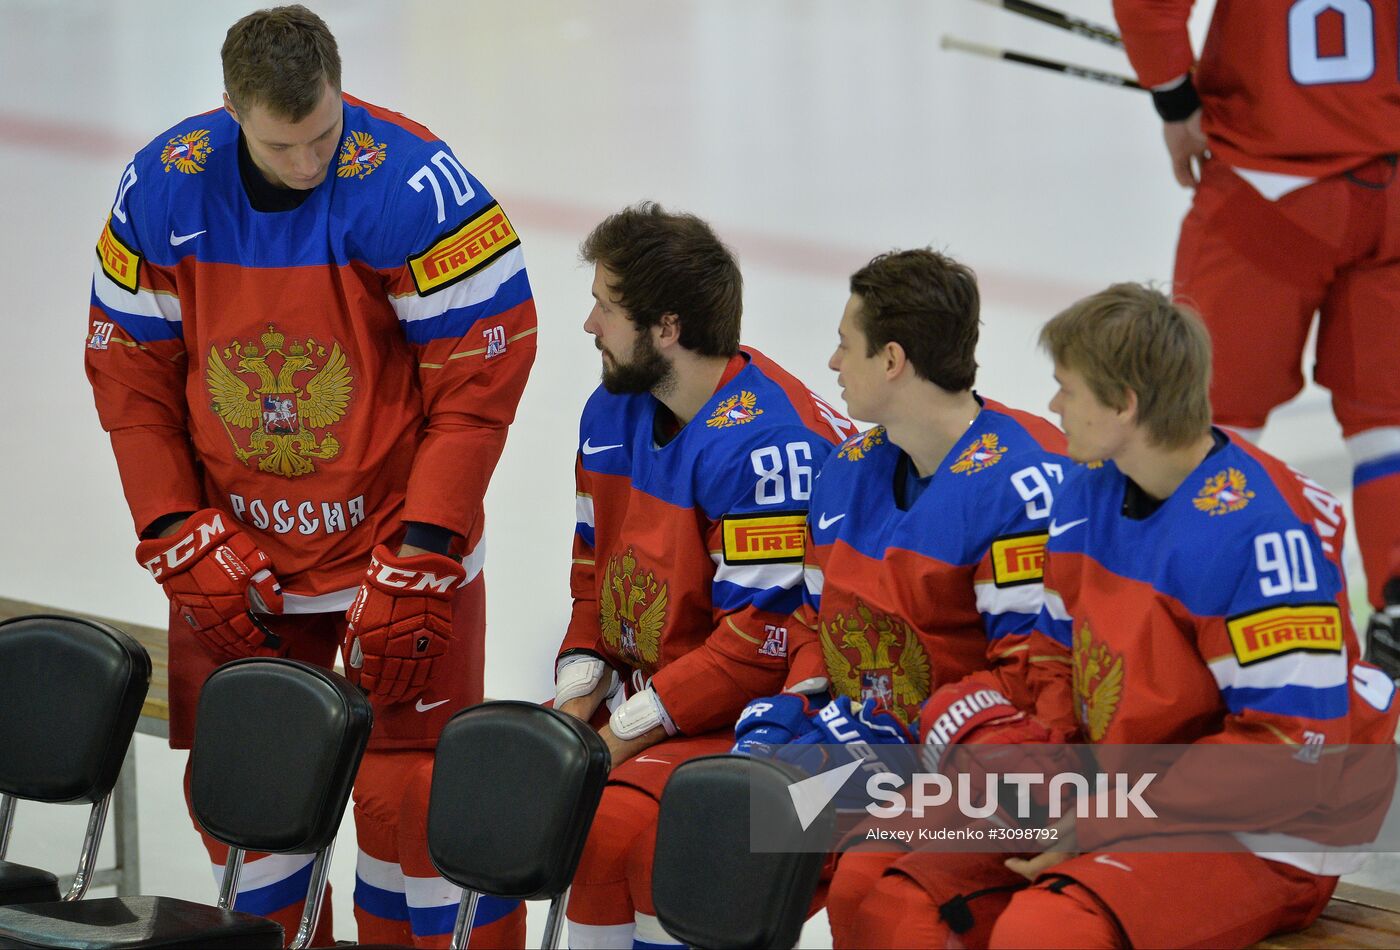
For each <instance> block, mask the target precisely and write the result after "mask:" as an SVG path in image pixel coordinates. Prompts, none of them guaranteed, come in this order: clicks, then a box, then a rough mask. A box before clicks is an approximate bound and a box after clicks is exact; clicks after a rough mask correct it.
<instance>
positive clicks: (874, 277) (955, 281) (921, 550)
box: [736, 250, 1070, 947]
mask: <svg viewBox="0 0 1400 950" xmlns="http://www.w3.org/2000/svg"><path fill="white" fill-rule="evenodd" d="M850 290H851V296H850V299H849V301H848V302H847V304H846V309H845V313H844V314H843V315H842V317H841V324H840V328H839V331H838V334H839V338H840V342H839V343H838V345H837V347H836V352H835V353H834V354H833V355H832V357H831V363H830V366H831V369H833V370H835V371H836V372H837V373H838V374H839V375H838V377H837V382H838V383H839V384H840V385H841V387H842V393H843V396H844V398H845V400H846V411H847V413H848V414H849V415H850V416H851V418H852V419H855V420H858V421H865V422H873V423H876V425H875V427H874V428H873V429H869V430H867V431H866V432H864V433H862V434H860V435H856V436H853V437H852V438H851V439H849V440H847V441H846V443H845V444H844V445H842V446H841V448H840V449H839V451H837V452H836V454H835V455H833V456H832V457H831V458H830V459H829V460H828V461H827V464H826V465H825V466H824V467H823V469H822V472H821V477H820V478H818V479H817V481H816V487H815V488H814V489H813V493H812V502H811V507H810V509H809V511H808V516H807V531H808V540H807V545H806V547H807V552H806V563H805V565H804V574H805V578H806V585H805V595H804V597H803V603H802V606H801V607H800V608H799V609H798V611H797V612H796V614H795V615H794V617H793V618H792V622H791V623H790V624H789V625H788V631H789V638H788V657H789V660H788V663H789V670H788V676H787V684H786V686H785V687H784V688H785V690H786V694H785V695H783V696H775V697H770V698H769V699H767V700H764V701H763V702H761V703H755V704H752V705H751V706H750V707H749V709H748V710H746V711H745V715H744V717H743V718H742V719H741V720H740V722H739V724H738V726H737V727H736V738H737V740H738V742H737V746H738V748H739V749H740V750H742V749H744V748H745V747H746V745H748V744H749V743H752V742H761V743H764V744H765V745H766V744H772V743H775V742H782V741H784V740H786V739H788V738H790V737H792V736H793V735H794V733H796V732H801V731H803V730H805V729H807V728H809V724H810V727H811V728H815V729H817V730H819V731H825V732H826V733H827V734H826V735H824V736H823V740H822V741H823V742H829V743H836V742H839V741H842V740H841V739H840V738H839V737H838V733H843V734H844V735H846V736H849V735H852V734H857V733H859V734H861V735H862V738H864V739H866V740H867V741H869V740H871V739H874V740H875V741H891V740H893V741H899V739H900V738H901V737H903V736H906V735H907V734H908V729H909V728H910V727H911V726H914V725H915V721H916V720H917V719H918V716H919V709H920V707H921V706H922V705H923V703H924V701H925V700H927V699H928V698H929V695H930V693H932V692H933V691H934V690H936V689H938V688H939V687H940V686H943V685H945V684H947V683H954V682H957V681H958V680H961V679H962V678H963V677H964V676H967V675H968V674H969V673H972V672H974V671H977V670H987V669H990V670H992V671H994V675H995V676H996V678H997V681H998V682H1000V683H1002V684H1003V685H1002V689H1003V690H1004V691H1006V692H1007V693H1008V694H1010V695H1013V696H1015V697H1016V699H1017V701H1018V702H1020V703H1022V704H1023V705H1026V706H1034V705H1036V702H1037V699H1039V700H1040V701H1041V702H1043V703H1045V704H1046V705H1047V706H1048V707H1052V711H1051V712H1049V713H1048V715H1051V716H1054V715H1061V716H1063V715H1067V714H1068V712H1069V702H1070V697H1069V692H1068V690H1067V689H1064V688H1062V689H1061V691H1060V694H1059V695H1058V696H1050V695H1045V696H1036V695H1034V690H1035V685H1034V684H1035V683H1036V682H1037V680H1039V681H1045V680H1049V681H1050V682H1052V683H1055V684H1059V685H1062V684H1063V678H1062V677H1059V676H1046V675H1039V676H1038V675H1036V674H1033V673H1032V670H1033V669H1036V668H1038V667H1041V666H1043V665H1045V664H1047V663H1050V664H1054V663H1059V664H1061V665H1063V663H1064V660H1065V658H1064V655H1063V651H1062V650H1060V649H1059V648H1058V646H1057V645H1055V644H1053V643H1045V642H1038V641H1041V640H1042V639H1043V638H1042V637H1040V635H1038V634H1035V633H1034V632H1033V630H1032V627H1033V625H1034V623H1035V621H1036V619H1037V618H1038V617H1039V615H1040V608H1041V603H1042V600H1043V589H1042V587H1041V562H1042V560H1043V558H1044V552H1045V540H1046V537H1047V535H1046V528H1047V525H1048V524H1049V521H1048V519H1049V516H1050V503H1051V500H1052V498H1053V497H1054V492H1055V491H1056V489H1057V488H1058V487H1059V485H1060V482H1061V481H1062V479H1063V478H1064V474H1065V471H1066V469H1067V467H1068V466H1069V460H1068V459H1067V458H1066V457H1065V456H1064V437H1063V436H1062V435H1061V434H1060V432H1059V431H1058V430H1057V429H1056V428H1055V427H1054V426H1052V425H1051V424H1050V423H1049V422H1046V421H1045V420H1044V419H1042V418H1040V417H1039V416H1034V415H1031V414H1030V413H1026V412H1022V411H1020V410H1017V409H1011V408H1008V407H1007V406H1004V405H1002V404H1000V403H997V402H994V401H992V400H990V399H986V398H984V397H982V396H980V395H978V394H976V393H975V392H973V390H972V386H973V382H974V380H975V377H976V372H977V360H976V349H977V337H978V326H979V317H978V314H979V309H980V306H979V294H978V290H977V279H976V276H975V275H974V274H973V272H972V270H971V269H969V268H968V267H966V266H965V265H963V264H960V263H958V262H957V261H954V260H952V259H951V258H949V257H946V256H944V255H942V254H939V253H937V252H935V251H932V250H911V251H901V252H897V253H891V254H882V255H880V256H878V257H876V258H874V259H873V260H872V261H870V263H869V264H867V265H866V266H864V267H862V268H861V269H860V270H858V271H857V272H856V273H855V274H853V275H852V277H851V281H850ZM828 691H829V692H830V695H831V696H832V697H833V702H835V703H837V704H838V705H839V706H842V707H845V708H843V709H842V710H841V711H842V716H841V717H840V718H839V719H838V718H835V717H832V716H830V715H828V717H827V718H825V719H822V718H820V717H818V716H817V715H816V714H815V712H814V711H813V709H812V708H811V706H810V705H809V704H808V702H806V701H805V700H804V698H803V697H802V696H801V695H800V694H809V696H810V695H817V694H826V693H827V692H828ZM842 697H845V698H846V700H845V702H842ZM853 711H854V712H853ZM852 712H853V715H848V714H851V713H852ZM803 719H806V720H807V722H803V721H802V720H803ZM833 722H840V723H841V726H840V727H839V728H838V729H835V730H833V729H825V730H823V726H824V725H827V726H829V725H830V724H831V723H833ZM872 730H874V731H872ZM866 733H871V734H870V735H866ZM896 857H897V855H895V854H892V853H890V852H888V851H881V852H861V851H847V852H846V853H844V854H842V855H841V856H840V863H839V864H838V865H837V868H836V874H835V877H834V878H833V880H832V883H831V889H830V892H829V896H828V907H827V912H828V915H829V918H830V920H831V927H832V936H833V939H834V941H835V944H836V946H838V947H842V946H853V945H857V944H858V943H859V941H858V939H857V938H856V937H855V935H853V934H852V933H851V928H850V924H851V918H852V916H853V914H854V911H855V908H856V907H857V906H858V905H859V904H860V902H861V900H862V899H863V898H864V896H865V895H866V893H867V892H868V891H869V888H870V887H871V886H873V884H874V881H875V880H876V879H878V877H879V875H880V873H881V871H883V870H884V868H885V867H886V866H888V865H889V864H890V863H892V862H893V861H894V860H895V858H896Z"/></svg>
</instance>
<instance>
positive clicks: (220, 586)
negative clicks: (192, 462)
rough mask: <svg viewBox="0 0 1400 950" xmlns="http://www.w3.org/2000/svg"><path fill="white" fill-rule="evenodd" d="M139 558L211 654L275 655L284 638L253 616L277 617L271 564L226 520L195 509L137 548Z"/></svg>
mask: <svg viewBox="0 0 1400 950" xmlns="http://www.w3.org/2000/svg"><path fill="white" fill-rule="evenodd" d="M136 559H137V560H138V561H140V562H141V565H142V566H143V567H145V568H146V569H147V570H148V571H150V572H151V576H153V577H154V578H155V579H156V580H157V581H159V582H160V585H161V587H163V588H164V589H165V594H166V596H167V597H169V598H170V602H171V603H172V604H173V605H174V606H175V611H176V613H178V614H179V615H180V616H181V617H183V618H184V620H185V622H186V623H187V624H189V625H190V629H191V630H192V631H193V632H194V635H195V637H196V638H197V639H198V640H199V644H200V646H202V647H203V648H204V650H205V651H206V652H207V653H208V654H209V655H210V656H211V657H213V658H214V659H216V660H221V661H222V660H228V659H231V658H236V657H242V656H276V655H277V653H278V650H279V649H280V647H281V645H282V641H281V638H280V637H278V636H277V635H276V634H275V633H273V632H272V631H271V630H269V629H268V628H267V626H266V625H264V624H263V623H262V621H260V620H258V618H257V617H256V616H255V615H254V614H253V611H254V610H256V611H258V612H260V613H281V611H282V586H281V585H280V584H278V582H277V578H276V576H275V575H274V574H273V573H272V560H271V559H270V558H269V557H268V556H267V555H266V554H264V553H263V552H262V551H260V550H259V549H258V547H257V545H255V544H254V543H253V542H252V539H250V538H249V537H248V536H247V535H246V534H244V533H243V532H242V531H240V530H239V529H238V528H237V527H236V526H234V525H233V521H232V519H231V518H230V517H229V516H228V515H226V514H224V513H223V512H221V511H216V510H214V509H213V508H205V509H204V510H202V511H196V512H195V513H194V514H192V515H190V516H189V518H187V519H186V520H185V523H184V525H183V526H182V527H181V528H180V529H179V530H178V531H176V532H174V533H172V534H170V535H169V536H167V537H164V538H152V539H150V540H147V541H142V542H141V543H140V544H138V545H137V546H136ZM250 608H251V609H250Z"/></svg>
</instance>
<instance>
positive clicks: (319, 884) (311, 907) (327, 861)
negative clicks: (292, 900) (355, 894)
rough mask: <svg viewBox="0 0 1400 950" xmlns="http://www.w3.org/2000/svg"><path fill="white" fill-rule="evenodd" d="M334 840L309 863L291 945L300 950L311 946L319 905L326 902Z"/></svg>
mask: <svg viewBox="0 0 1400 950" xmlns="http://www.w3.org/2000/svg"><path fill="white" fill-rule="evenodd" d="M334 850H335V841H334V840H332V841H331V843H330V844H328V845H326V846H325V847H324V848H322V849H321V851H320V852H318V853H317V855H316V861H315V862H314V863H313V864H312V865H311V883H310V884H308V885H307V887H306V900H305V902H304V903H303V904H302V905H301V923H299V924H297V935H296V939H294V940H293V941H292V943H291V946H292V947H294V948H297V950H300V948H302V947H309V946H311V938H312V937H314V936H315V935H316V924H317V923H318V922H319V921H320V919H321V905H322V904H324V903H325V902H326V877H327V876H328V875H329V874H330V872H331V852H332V851H334Z"/></svg>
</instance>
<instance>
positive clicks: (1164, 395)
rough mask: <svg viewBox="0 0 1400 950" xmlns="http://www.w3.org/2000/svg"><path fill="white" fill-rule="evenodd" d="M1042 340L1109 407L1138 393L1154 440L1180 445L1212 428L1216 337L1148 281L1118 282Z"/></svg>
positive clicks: (1057, 321)
mask: <svg viewBox="0 0 1400 950" xmlns="http://www.w3.org/2000/svg"><path fill="white" fill-rule="evenodd" d="M1040 345H1041V346H1042V347H1044V348H1045V349H1046V350H1047V351H1048V352H1049V353H1050V356H1051V357H1052V358H1053V359H1054V360H1055V362H1056V363H1059V364H1060V365H1061V366H1065V367H1068V368H1069V369H1072V370H1074V371H1075V372H1076V373H1079V374H1081V375H1082V376H1083V377H1084V381H1085V382H1086V383H1087V384H1088V385H1089V388H1090V390H1092V391H1093V393H1094V396H1095V397H1096V398H1097V399H1098V400H1099V402H1101V403H1103V404H1104V405H1105V406H1111V407H1112V408H1114V409H1123V408H1125V407H1126V406H1127V395H1128V390H1130V389H1131V390H1132V391H1133V392H1134V393H1136V394H1137V400H1138V408H1137V422H1138V424H1139V425H1141V426H1144V427H1145V428H1146V429H1147V434H1148V437H1149V438H1150V440H1151V441H1152V442H1153V443H1154V444H1156V445H1159V446H1162V447H1164V448H1179V447H1181V446H1184V445H1187V444H1189V443H1190V442H1191V441H1192V440H1193V439H1196V438H1199V437H1200V436H1201V435H1202V434H1203V433H1204V432H1206V431H1207V430H1208V429H1209V428H1210V334H1209V333H1207V332H1206V328H1205V324H1203V323H1202V322H1201V318H1200V317H1198V316H1197V315H1196V314H1195V313H1194V312H1193V311H1192V310H1190V309H1189V308H1187V307H1185V306H1183V305H1182V304H1181V303H1179V302H1176V301H1173V300H1172V299H1170V298H1169V297H1167V295H1166V294H1164V293H1162V292H1161V291H1159V290H1156V289H1154V288H1152V287H1146V286H1144V285H1142V284H1114V285H1113V286H1112V287H1109V288H1108V289H1107V290H1102V291H1099V292H1098V293H1096V294H1094V295H1092V296H1089V297H1085V298H1084V299H1083V300H1080V301H1079V302H1077V303H1075V304H1072V305H1070V307H1069V308H1068V309H1066V310H1064V311H1063V312H1061V313H1059V314H1058V315H1056V316H1055V317H1054V318H1053V319H1052V320H1051V321H1050V322H1049V323H1047V324H1045V326H1044V327H1042V328H1041V331H1040Z"/></svg>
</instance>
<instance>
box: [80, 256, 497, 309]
mask: <svg viewBox="0 0 1400 950" xmlns="http://www.w3.org/2000/svg"><path fill="white" fill-rule="evenodd" d="M524 269H525V254H524V253H523V252H522V251H521V250H520V248H519V247H513V248H511V249H510V250H509V251H506V252H505V253H504V254H502V255H501V256H500V258H499V259H497V260H496V261H494V262H492V263H491V265H490V266H488V267H487V268H486V269H485V270H484V271H482V272H481V273H479V274H473V275H472V276H470V277H468V278H467V279H466V280H463V281H458V282H457V283H455V284H453V285H452V286H450V287H448V288H447V289H446V290H441V291H438V292H437V293H435V294H430V295H429V296H427V297H420V296H418V295H417V294H405V295H404V296H402V297H391V298H390V301H391V302H392V303H393V305H394V313H395V314H397V315H398V318H399V320H400V321H402V322H404V323H411V322H413V321H414V320H431V319H432V318H433V317H440V316H442V315H443V314H444V313H446V312H447V311H449V310H458V309H460V308H462V307H470V306H473V305H475V304H479V303H482V302H483V301H487V300H490V299H491V298H492V297H494V296H496V291H498V290H500V289H501V285H502V284H504V283H505V282H506V281H508V280H510V279H511V278H512V277H514V276H515V275H516V274H518V273H520V272H521V271H522V270H524ZM104 279H105V278H104ZM108 283H111V281H108Z"/></svg>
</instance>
